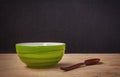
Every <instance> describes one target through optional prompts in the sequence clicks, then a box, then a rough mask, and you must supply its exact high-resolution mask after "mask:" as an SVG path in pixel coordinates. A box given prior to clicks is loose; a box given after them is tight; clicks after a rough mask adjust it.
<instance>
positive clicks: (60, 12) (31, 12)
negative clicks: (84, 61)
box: [0, 0, 120, 53]
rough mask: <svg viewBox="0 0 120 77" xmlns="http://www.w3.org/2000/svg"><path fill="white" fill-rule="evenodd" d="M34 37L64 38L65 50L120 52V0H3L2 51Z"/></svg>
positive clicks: (0, 6) (0, 20)
mask: <svg viewBox="0 0 120 77" xmlns="http://www.w3.org/2000/svg"><path fill="white" fill-rule="evenodd" d="M31 41H40V42H41V41H55V42H65V43H66V44H67V49H66V53H70V52H72V53H75V52H92V53H93V52H120V2H119V0H28V1H27V0H24V1H21V0H20V1H18V0H11V1H6V0H1V1H0V52H15V43H18V42H31Z"/></svg>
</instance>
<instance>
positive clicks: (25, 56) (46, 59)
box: [16, 42, 65, 68]
mask: <svg viewBox="0 0 120 77" xmlns="http://www.w3.org/2000/svg"><path fill="white" fill-rule="evenodd" d="M16 52H17V54H18V56H19V58H20V59H21V61H22V62H24V63H25V64H26V65H27V66H28V67H37V68H48V67H52V66H54V65H56V64H57V63H58V62H59V61H60V60H61V58H62V56H63V55H64V52H65V43H59V42H27V43H17V44H16Z"/></svg>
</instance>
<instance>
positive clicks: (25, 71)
mask: <svg viewBox="0 0 120 77" xmlns="http://www.w3.org/2000/svg"><path fill="white" fill-rule="evenodd" d="M90 58H100V59H101V62H102V64H98V65H91V66H86V67H80V68H77V69H74V70H71V71H68V72H64V71H63V70H60V69H59V68H60V67H61V66H62V67H63V66H69V65H72V64H76V63H79V62H83V61H84V60H86V59H90ZM97 76H98V77H120V54H119V53H118V54H65V55H64V57H63V58H62V60H61V61H60V62H59V63H58V64H57V65H56V66H54V67H52V68H48V69H34V68H28V67H26V65H25V64H24V63H22V62H21V60H20V59H19V58H18V56H17V54H0V77H97Z"/></svg>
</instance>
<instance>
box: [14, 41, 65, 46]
mask: <svg viewBox="0 0 120 77" xmlns="http://www.w3.org/2000/svg"><path fill="white" fill-rule="evenodd" d="M16 45H19V46H59V45H65V43H63V42H21V43H16Z"/></svg>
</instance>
